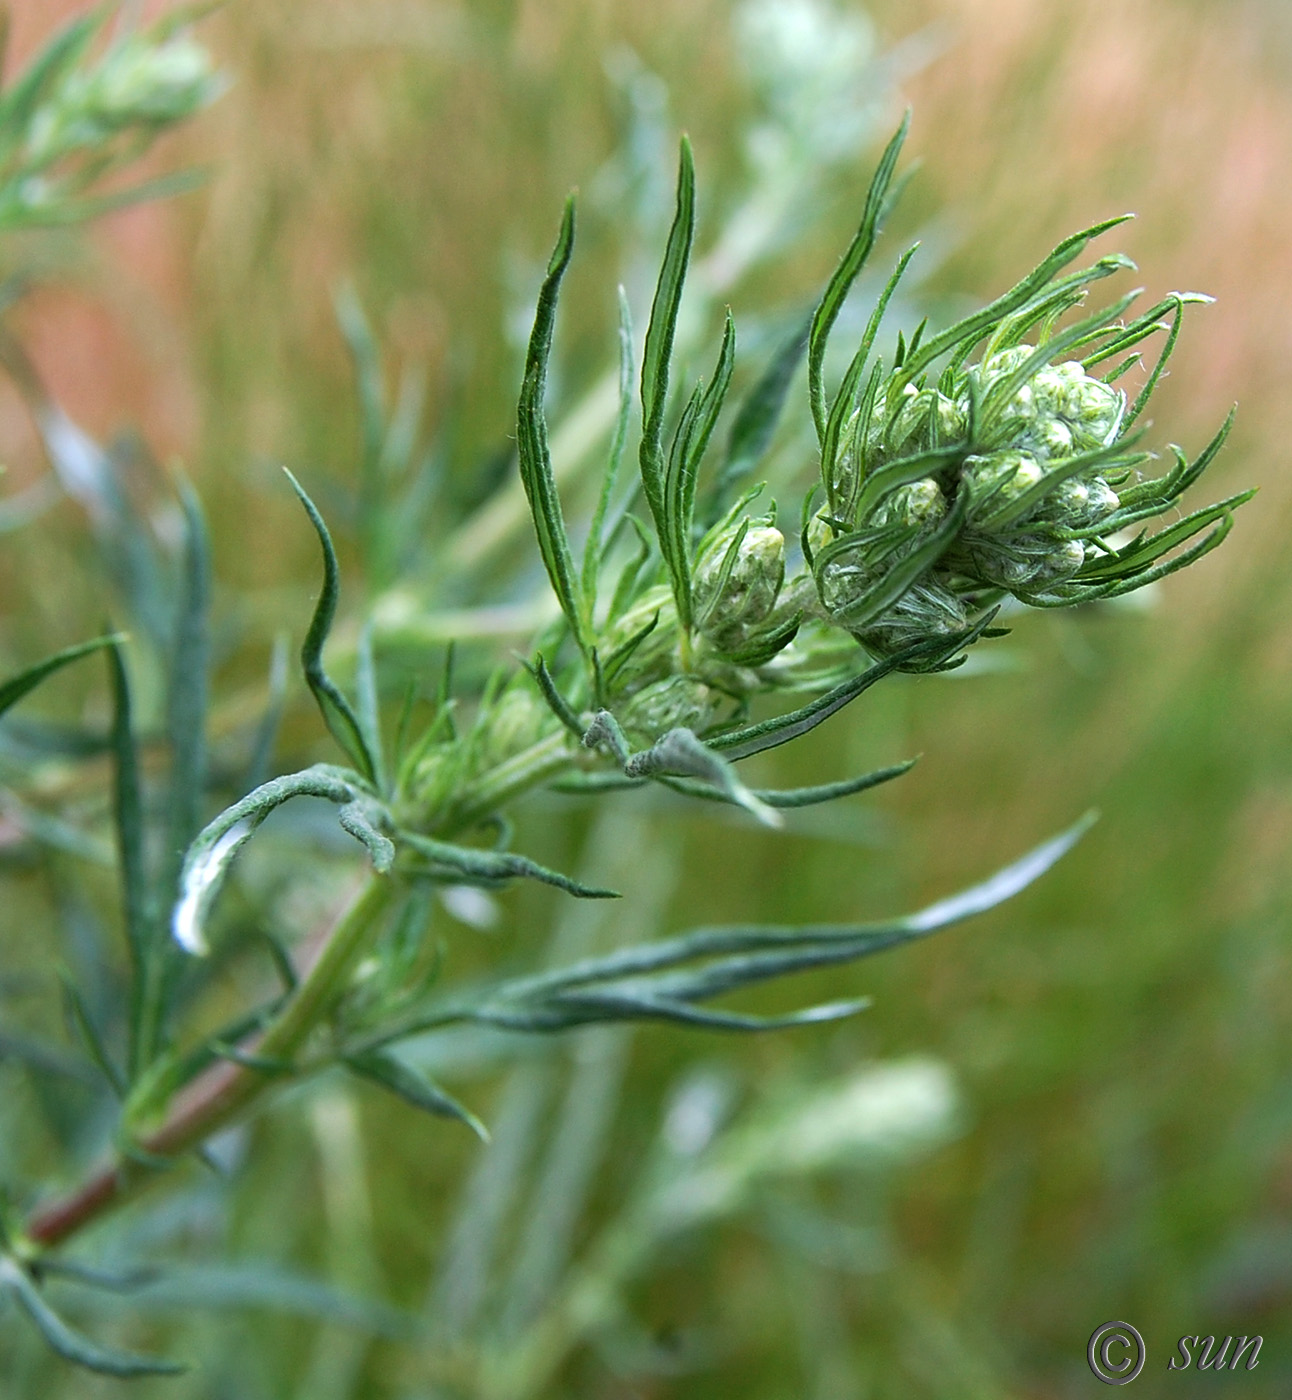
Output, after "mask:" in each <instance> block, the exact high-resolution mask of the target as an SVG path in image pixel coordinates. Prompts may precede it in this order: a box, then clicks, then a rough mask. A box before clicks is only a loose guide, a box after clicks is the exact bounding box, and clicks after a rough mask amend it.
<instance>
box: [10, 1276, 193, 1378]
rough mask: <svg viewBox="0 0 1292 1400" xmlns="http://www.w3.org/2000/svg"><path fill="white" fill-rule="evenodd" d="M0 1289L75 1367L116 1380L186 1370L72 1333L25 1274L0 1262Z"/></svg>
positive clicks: (52, 1346)
mask: <svg viewBox="0 0 1292 1400" xmlns="http://www.w3.org/2000/svg"><path fill="white" fill-rule="evenodd" d="M0 1289H8V1290H9V1291H10V1292H12V1293H13V1294H14V1295H15V1297H16V1298H17V1300H18V1303H19V1306H20V1307H21V1308H22V1310H23V1311H24V1312H25V1313H26V1314H27V1316H28V1317H29V1318H30V1319H31V1320H32V1322H33V1323H35V1325H36V1330H37V1331H38V1332H39V1333H40V1334H41V1336H42V1337H43V1338H44V1339H45V1342H46V1343H47V1344H48V1346H49V1347H50V1349H51V1350H52V1351H54V1352H56V1353H57V1354H58V1355H59V1356H61V1357H62V1358H63V1360H64V1361H70V1362H71V1363H72V1364H73V1365H75V1366H83V1367H85V1369H86V1370H89V1371H96V1372H98V1373H99V1374H100V1375H104V1376H117V1377H120V1378H129V1377H134V1376H177V1375H180V1374H182V1373H183V1372H184V1371H185V1370H187V1369H188V1368H187V1367H185V1366H181V1365H178V1364H177V1363H176V1362H173V1361H163V1360H161V1359H160V1358H157V1357H151V1356H136V1355H135V1354H133V1353H132V1352H126V1351H115V1350H113V1349H111V1348H109V1347H103V1346H100V1345H99V1344H98V1343H97V1342H92V1341H90V1339H89V1338H88V1337H83V1336H82V1335H81V1334H80V1333H79V1332H74V1331H73V1330H72V1329H71V1328H70V1327H69V1326H68V1325H67V1323H65V1322H64V1321H63V1319H62V1318H61V1317H59V1315H58V1314H57V1313H56V1312H55V1311H54V1310H53V1308H51V1307H50V1306H49V1304H48V1303H47V1302H46V1301H45V1299H44V1298H43V1297H42V1295H41V1292H40V1290H39V1289H38V1288H37V1287H36V1285H35V1284H34V1283H33V1282H32V1281H31V1279H30V1278H29V1277H28V1276H27V1274H26V1272H25V1271H24V1270H23V1269H21V1268H20V1267H19V1266H18V1265H17V1264H15V1263H13V1262H12V1261H11V1260H9V1259H4V1258H0Z"/></svg>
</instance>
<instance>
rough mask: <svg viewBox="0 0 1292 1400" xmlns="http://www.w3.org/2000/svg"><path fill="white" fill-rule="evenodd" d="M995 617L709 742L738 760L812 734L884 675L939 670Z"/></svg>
mask: <svg viewBox="0 0 1292 1400" xmlns="http://www.w3.org/2000/svg"><path fill="white" fill-rule="evenodd" d="M995 615H996V614H995V610H993V611H992V612H990V613H988V614H987V615H986V616H985V617H984V618H982V619H980V620H979V621H978V622H977V623H975V625H974V626H973V627H971V628H969V629H968V630H967V631H965V632H962V633H959V634H957V635H956V636H952V637H937V638H933V639H931V640H929V641H926V642H918V643H916V644H915V645H914V646H910V647H906V648H904V649H903V650H902V651H899V652H895V653H894V654H893V655H892V656H890V657H888V658H886V659H885V660H883V661H879V662H876V664H875V665H873V666H871V667H870V668H869V669H868V670H866V671H863V672H862V673H861V674H860V675H858V676H853V677H852V678H851V679H850V680H846V681H843V682H842V683H841V684H839V685H837V686H835V687H834V689H833V690H829V691H827V692H826V693H825V694H824V695H820V696H818V697H817V698H816V699H815V700H813V701H811V702H810V703H809V704H807V705H804V706H802V707H801V708H800V709H797V710H793V711H791V712H790V713H789V714H785V715H777V716H776V717H775V718H773V719H767V720H762V721H760V722H759V723H757V724H750V725H746V726H745V727H744V728H741V729H734V730H732V731H730V732H729V733H727V734H720V735H718V736H716V737H715V738H712V739H710V740H709V747H710V748H713V749H719V750H722V751H724V752H727V751H730V752H727V756H728V757H729V758H731V759H733V760H738V759H742V758H749V757H750V756H751V755H752V754H756V753H762V752H763V750H764V749H774V748H777V747H778V746H779V745H781V744H787V743H789V742H790V740H791V739H797V738H799V737H800V736H801V735H803V734H807V733H809V732H810V731H811V730H813V729H815V728H816V727H817V725H818V724H822V723H823V722H824V721H825V720H827V719H829V718H830V716H831V715H834V714H838V712H839V711H840V710H842V709H843V707H844V706H845V705H848V704H851V703H852V701H853V700H855V699H856V698H857V697H858V696H859V695H862V694H864V693H865V692H866V691H867V690H869V689H870V687H871V686H872V685H874V684H875V683H876V682H877V681H880V680H882V679H883V678H884V677H885V676H888V675H892V674H893V673H894V672H895V671H904V670H909V669H911V668H913V667H916V666H920V667H921V669H923V668H924V667H927V668H928V669H930V670H933V669H937V668H938V667H939V666H940V665H942V664H943V663H945V662H946V661H949V660H950V659H951V658H952V657H954V656H955V655H956V654H957V653H959V652H960V651H963V650H964V648H966V647H968V646H971V645H972V644H973V643H974V642H976V641H977V640H978V638H979V637H980V636H982V634H983V632H984V631H985V630H986V629H987V627H988V626H989V625H990V623H991V621H992V619H993V618H994V617H995Z"/></svg>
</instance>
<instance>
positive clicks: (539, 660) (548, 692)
mask: <svg viewBox="0 0 1292 1400" xmlns="http://www.w3.org/2000/svg"><path fill="white" fill-rule="evenodd" d="M521 665H522V666H524V668H525V669H526V670H527V671H528V672H529V674H530V675H531V676H533V677H534V680H535V682H536V683H537V685H538V688H539V691H540V692H541V693H542V696H543V699H544V700H546V701H547V705H548V708H549V709H550V710H551V711H552V713H553V714H554V715H555V716H556V717H557V719H559V720H560V721H561V723H562V724H563V725H564V726H565V727H566V729H568V730H569V731H570V733H571V734H573V735H574V736H575V737H576V738H577V739H580V740H581V739H582V738H583V735H584V732H585V730H586V729H587V725H585V724H584V723H583V722H582V721H581V720H580V719H579V717H578V715H577V714H575V712H574V707H573V706H572V705H571V704H570V702H569V701H568V700H567V699H566V698H565V696H564V695H562V694H561V692H560V690H559V688H558V687H557V684H556V682H555V681H554V680H553V679H552V673H551V672H550V671H549V670H548V669H547V662H546V661H544V660H543V653H542V652H541V651H540V652H538V653H537V654H536V655H535V657H534V664H533V665H532V666H531V665H530V664H529V662H528V661H522V662H521Z"/></svg>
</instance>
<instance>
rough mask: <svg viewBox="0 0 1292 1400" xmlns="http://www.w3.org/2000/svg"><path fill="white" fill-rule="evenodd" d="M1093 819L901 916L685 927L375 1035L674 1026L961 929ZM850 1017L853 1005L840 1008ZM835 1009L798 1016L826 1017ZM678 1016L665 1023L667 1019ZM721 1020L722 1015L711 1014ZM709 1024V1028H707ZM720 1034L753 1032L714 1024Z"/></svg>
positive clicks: (1036, 873)
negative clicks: (715, 1004)
mask: <svg viewBox="0 0 1292 1400" xmlns="http://www.w3.org/2000/svg"><path fill="white" fill-rule="evenodd" d="M1094 817H1095V814H1094V813H1087V814H1086V816H1084V817H1082V818H1081V820H1080V821H1078V822H1076V823H1075V824H1074V825H1073V826H1071V827H1069V828H1068V829H1067V830H1066V831H1064V832H1061V833H1060V834H1059V835H1058V836H1056V837H1053V838H1052V839H1051V840H1049V841H1045V842H1043V843H1042V844H1041V845H1039V846H1037V847H1035V848H1034V849H1033V850H1031V851H1029V852H1028V853H1027V854H1026V855H1025V856H1023V857H1022V858H1021V859H1019V860H1017V861H1014V862H1013V863H1012V864H1010V865H1007V866H1006V867H1004V869H1002V870H999V871H997V872H996V874H994V875H992V876H990V877H988V878H987V879H986V880H984V881H982V882H981V883H979V884H977V885H973V886H971V887H970V888H968V889H966V890H962V891H960V892H959V893H958V894H954V895H952V896H950V897H949V898H947V899H943V900H939V901H937V902H936V903H934V904H931V905H928V906H927V907H925V908H924V909H921V910H918V911H917V912H916V913H914V914H909V915H906V916H904V917H899V918H895V919H889V920H884V921H881V922H879V923H869V924H817V925H802V926H796V925H735V926H727V927H717V928H702V929H695V930H693V931H692V932H690V933H686V934H682V935H680V936H678V937H676V938H669V939H662V940H660V941H658V942H655V943H646V944H638V945H636V946H633V947H629V948H622V949H619V950H617V951H616V952H613V953H610V954H607V955H605V956H602V957H597V958H588V959H585V960H583V961H582V962H577V963H573V964H571V965H569V966H566V967H563V968H556V969H553V970H552V971H550V972H543V973H538V974H536V975H534V976H530V977H519V978H514V979H509V980H507V981H504V982H501V983H499V984H496V985H495V986H493V987H486V988H481V989H480V990H479V991H478V992H477V993H475V994H474V995H468V996H467V997H466V998H464V999H461V1000H459V1001H456V1002H453V1003H445V1004H442V1005H440V1006H437V1007H430V1008H427V1009H425V1010H422V1011H419V1012H417V1013H414V1014H412V1015H410V1016H408V1017H406V1018H405V1019H404V1020H403V1021H402V1022H399V1023H397V1024H394V1025H391V1026H389V1027H387V1028H385V1029H383V1031H382V1032H381V1035H380V1037H379V1039H375V1043H378V1044H385V1043H390V1042H392V1041H394V1040H396V1039H399V1038H401V1037H403V1036H407V1035H412V1034H415V1033H417V1032H418V1031H421V1030H426V1029H429V1028H432V1027H438V1026H447V1025H452V1024H455V1023H461V1022H473V1021H475V1022H484V1023H486V1024H489V1025H497V1026H506V1027H508V1028H511V1029H514V1030H523V1031H537V1032H550V1031H557V1030H563V1029H565V1028H566V1027H568V1026H571V1025H584V1024H588V1023H589V1022H591V1021H596V1020H622V1019H625V1018H626V1017H629V1016H641V1017H658V1016H661V1015H664V1016H668V1018H669V1019H679V1020H681V1019H684V1017H683V1016H682V1015H681V1014H680V1013H679V1012H678V1008H679V1007H681V1006H685V1005H690V1004H691V1003H694V1002H696V1001H703V1000H706V999H708V998H710V997H714V996H720V995H723V994H725V993H727V992H731V991H736V990H738V989H739V988H741V987H747V986H753V985H756V984H758V983H763V982H767V981H770V980H774V979H776V978H779V977H784V976H788V975H791V974H795V973H800V972H807V971H810V970H812V969H814V968H821V967H829V966H838V965H841V964H844V963H849V962H855V961H857V960H859V959H861V958H864V957H869V956H871V955H873V954H875V953H879V952H882V951H884V950H885V949H887V948H893V947H896V946H898V945H900V944H903V943H909V942H912V941H913V940H915V939H918V938H923V937H926V936H927V935H928V934H930V933H934V932H936V931H938V930H939V929H943V928H947V927H949V926H950V925H952V924H956V923H960V922H963V921H964V920H965V919H968V918H972V917H973V916H975V915H977V914H981V913H984V912H986V911H987V910H989V909H993V908H995V907H996V906H997V905H999V904H1002V903H1004V902H1005V901H1006V900H1007V899H1010V898H1012V897H1013V896H1014V895H1016V894H1018V893H1019V892H1021V891H1022V890H1024V889H1026V888H1027V886H1028V885H1030V884H1032V883H1033V882H1034V881H1035V880H1037V879H1038V878H1039V877H1040V876H1041V875H1043V874H1044V873H1045V872H1046V871H1047V870H1049V869H1050V867H1051V866H1052V865H1054V864H1055V862H1056V861H1058V860H1059V859H1061V857H1062V856H1064V855H1065V854H1066V853H1067V852H1068V851H1069V850H1070V849H1071V848H1072V846H1073V845H1075V844H1076V842H1077V841H1078V840H1080V838H1081V837H1082V836H1083V835H1084V834H1085V832H1086V831H1087V830H1088V829H1089V827H1090V826H1091V824H1092V823H1093V821H1094ZM846 1005H847V1006H848V1007H849V1008H850V1009H856V1006H857V1004H856V1003H847V1004H846ZM839 1010H840V1009H839V1008H837V1007H829V1008H812V1009H809V1010H808V1011H807V1012H799V1013H797V1014H798V1015H799V1016H807V1017H809V1018H811V1017H813V1016H829V1015H832V1014H836V1012H838V1011H839ZM671 1012H672V1013H678V1014H674V1015H669V1013H671ZM714 1015H715V1016H719V1017H721V1016H722V1015H723V1013H721V1012H716V1013H714ZM707 1023H708V1024H714V1023H713V1022H711V1021H710V1022H707ZM722 1028H724V1029H758V1028H759V1026H758V1025H757V1024H751V1025H747V1026H741V1025H738V1024H733V1023H732V1022H730V1021H726V1022H724V1024H723V1026H722Z"/></svg>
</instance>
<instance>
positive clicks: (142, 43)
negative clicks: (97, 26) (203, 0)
mask: <svg viewBox="0 0 1292 1400" xmlns="http://www.w3.org/2000/svg"><path fill="white" fill-rule="evenodd" d="M219 86H220V80H219V79H218V77H217V76H216V74H215V72H214V70H213V69H212V66H211V60H210V57H209V55H208V54H207V52H206V50H205V49H204V48H202V47H201V45H199V44H196V43H194V42H193V41H192V40H190V39H185V38H175V39H171V40H169V41H167V42H166V43H163V44H156V43H154V42H152V41H151V40H150V39H148V38H147V37H146V36H139V37H135V38H131V39H127V40H125V41H124V42H122V43H119V44H116V45H114V46H113V47H112V48H110V49H109V50H108V51H107V52H106V53H105V54H104V56H103V59H102V61H101V62H100V63H99V64H98V65H97V67H95V68H93V69H90V70H89V71H81V72H76V73H74V74H72V75H71V76H70V77H69V78H68V80H67V81H66V82H65V83H64V84H63V86H62V87H61V89H59V90H57V91H56V92H55V94H54V95H53V96H52V98H51V100H50V101H49V102H48V103H46V104H45V105H43V106H42V107H40V108H39V109H38V110H37V112H36V113H35V115H34V116H33V118H32V120H31V126H30V128H29V131H28V135H27V153H26V155H27V159H28V160H29V161H30V162H31V163H32V164H34V165H36V166H44V165H48V164H51V163H52V162H54V161H57V160H59V159H61V158H63V157H65V156H70V155H72V154H73V153H75V152H77V151H80V150H84V149H86V148H89V147H93V146H97V145H99V144H101V143H102V142H103V141H105V140H107V139H109V138H110V137H112V136H113V135H115V134H116V133H118V132H121V131H125V130H128V129H129V128H132V127H135V128H139V127H143V128H154V129H157V128H161V127H165V126H171V125H173V124H175V123H176V122H180V121H183V120H184V119H185V118H186V117H190V116H192V115H193V114H194V113H195V112H197V111H198V110H199V109H200V108H201V107H203V106H204V105H205V104H206V103H208V102H209V101H211V99H212V98H213V97H215V96H216V94H217V92H218V90H219Z"/></svg>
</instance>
